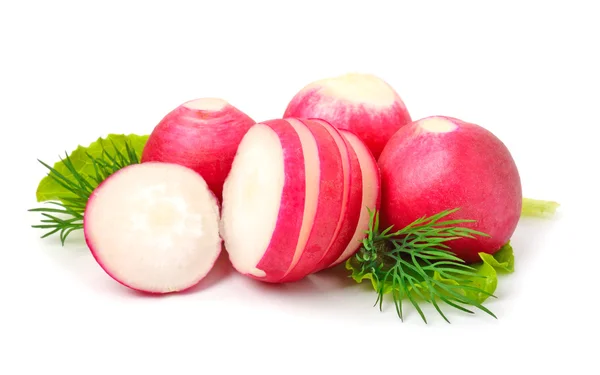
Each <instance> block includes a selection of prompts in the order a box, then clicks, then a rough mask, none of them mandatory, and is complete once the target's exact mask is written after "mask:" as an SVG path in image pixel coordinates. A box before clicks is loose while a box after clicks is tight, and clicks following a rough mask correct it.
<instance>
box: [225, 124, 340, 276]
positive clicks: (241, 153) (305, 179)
mask: <svg viewBox="0 0 600 375" xmlns="http://www.w3.org/2000/svg"><path fill="white" fill-rule="evenodd" d="M320 124H321V123H320V122H319V121H301V120H299V119H279V120H270V121H266V122H263V123H260V124H257V125H255V126H253V127H252V128H251V129H250V130H249V131H248V133H247V134H246V135H245V136H244V138H243V139H242V142H241V143H240V146H239V149H238V152H237V155H236V157H235V159H234V161H233V165H232V168H231V172H230V173H229V176H228V177H227V179H226V181H225V185H224V189H223V215H222V220H221V234H222V237H223V239H224V243H225V249H226V251H227V253H228V254H229V259H230V261H231V263H232V264H233V266H234V268H235V269H236V270H238V271H239V272H240V273H242V274H245V275H248V276H250V277H253V278H255V279H258V280H262V281H265V282H273V283H275V282H287V281H295V280H298V279H300V278H302V277H304V276H306V275H307V274H309V273H311V272H312V271H313V270H314V265H315V263H316V262H317V261H318V260H319V259H320V258H321V256H322V254H323V253H324V252H325V251H326V250H327V248H328V245H329V243H330V242H331V238H333V236H334V234H335V231H336V228H337V218H338V217H339V215H340V212H341V210H342V204H343V203H344V202H343V191H344V186H343V182H344V180H343V178H344V177H345V176H344V174H343V169H342V160H341V159H342V158H341V153H340V150H339V148H338V147H337V143H336V142H335V141H334V140H333V139H332V137H331V135H330V134H329V132H328V131H327V130H325V129H324V128H323V127H322V126H321V125H320ZM332 216H333V217H335V218H336V220H333V221H332V220H331V217H332Z"/></svg>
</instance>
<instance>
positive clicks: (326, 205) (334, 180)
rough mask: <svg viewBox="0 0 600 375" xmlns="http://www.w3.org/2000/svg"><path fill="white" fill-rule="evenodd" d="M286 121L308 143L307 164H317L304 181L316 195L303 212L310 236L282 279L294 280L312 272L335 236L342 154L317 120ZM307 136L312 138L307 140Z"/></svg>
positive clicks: (340, 191) (306, 148)
mask: <svg viewBox="0 0 600 375" xmlns="http://www.w3.org/2000/svg"><path fill="white" fill-rule="evenodd" d="M287 121H288V122H289V123H290V124H291V125H292V126H294V128H295V129H296V131H297V132H298V134H300V135H301V138H306V140H305V141H304V142H306V143H307V144H309V145H310V147H305V149H304V156H305V160H306V164H307V165H310V164H316V165H318V167H317V168H315V169H314V172H315V176H314V177H316V179H313V180H311V181H308V180H307V184H308V183H312V184H315V185H316V188H317V189H318V193H317V194H318V195H317V198H316V199H315V201H314V202H311V203H313V205H311V206H310V207H308V206H307V208H310V209H309V210H307V211H305V212H304V215H305V217H304V220H305V221H306V225H311V227H312V228H311V232H310V235H309V237H308V239H307V241H306V244H305V245H304V249H303V250H302V253H301V254H300V257H299V258H298V260H297V262H292V265H291V268H290V269H289V270H288V272H287V274H286V275H285V276H284V277H283V279H282V280H280V281H281V282H290V281H297V280H300V279H302V278H304V277H305V276H307V275H309V274H310V273H312V272H313V271H314V269H315V267H316V265H317V263H318V262H319V261H320V260H321V258H322V257H323V256H324V255H325V252H326V251H327V250H328V249H329V245H330V243H331V242H332V239H333V238H334V235H335V232H336V229H337V226H338V225H337V224H338V223H337V220H335V218H338V217H340V214H341V212H342V204H343V195H344V189H343V188H341V187H343V186H344V172H343V167H342V156H341V152H340V150H339V148H338V146H337V143H336V141H335V139H334V138H333V137H332V135H331V134H330V132H329V131H328V130H327V129H326V128H325V127H324V126H323V124H322V123H321V122H319V121H313V120H298V119H293V118H289V119H287ZM310 137H312V138H313V140H309V139H308V138H310ZM315 209H316V210H315ZM332 218H333V219H334V220H332ZM311 219H312V220H311Z"/></svg>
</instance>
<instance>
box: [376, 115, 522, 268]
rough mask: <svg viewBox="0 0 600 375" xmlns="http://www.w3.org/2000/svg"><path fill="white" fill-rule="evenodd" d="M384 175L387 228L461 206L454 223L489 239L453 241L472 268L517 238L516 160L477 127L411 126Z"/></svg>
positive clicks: (397, 138)
mask: <svg viewBox="0 0 600 375" xmlns="http://www.w3.org/2000/svg"><path fill="white" fill-rule="evenodd" d="M378 164H379V167H380V170H381V180H382V200H381V217H380V220H381V225H380V227H381V228H387V227H388V226H389V225H393V226H394V228H395V229H396V230H398V229H401V228H403V227H404V226H406V225H408V224H410V223H411V222H413V221H414V220H416V219H418V218H421V217H423V216H429V215H434V214H437V213H439V212H441V211H444V210H449V209H453V208H460V209H459V211H457V212H455V213H453V214H452V215H451V216H449V217H447V219H472V220H475V221H476V222H475V223H472V224H466V225H467V226H469V227H471V228H473V229H476V230H478V231H481V232H484V233H486V234H488V235H489V236H490V237H480V236H477V237H476V239H459V240H453V241H450V242H448V243H447V244H448V245H449V246H450V247H451V249H450V250H451V251H453V252H454V253H455V254H456V255H457V256H458V257H459V258H462V259H463V260H464V261H465V262H467V263H474V262H478V261H480V260H481V258H480V257H479V255H478V253H479V252H484V253H488V254H494V253H495V252H497V251H498V250H499V249H500V248H501V247H502V245H504V244H506V243H507V242H508V241H509V239H510V238H511V236H512V234H513V233H514V231H515V229H516V226H517V223H518V221H519V218H520V212H521V204H522V191H521V180H520V176H519V172H518V169H517V166H516V164H515V161H514V160H513V158H512V156H511V154H510V152H509V150H508V148H507V147H506V146H505V145H504V143H502V142H501V141H500V140H499V139H498V138H497V137H496V136H495V135H494V134H492V133H491V132H490V131H488V130H486V129H485V128H483V127H481V126H478V125H476V124H472V123H468V122H465V121H462V120H460V119H456V118H452V117H446V116H431V117H427V118H424V119H421V120H419V121H415V122H413V123H411V124H410V125H407V126H405V127H403V128H402V129H400V130H399V131H398V132H396V133H395V134H394V136H393V137H392V138H391V139H390V141H389V142H388V143H387V145H386V146H385V148H384V150H383V152H382V154H381V156H380V158H379V160H378Z"/></svg>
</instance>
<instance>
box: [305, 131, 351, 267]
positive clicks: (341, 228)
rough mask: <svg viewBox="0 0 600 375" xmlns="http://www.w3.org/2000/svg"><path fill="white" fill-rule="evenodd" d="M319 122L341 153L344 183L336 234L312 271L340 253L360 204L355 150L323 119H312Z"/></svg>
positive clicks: (348, 239)
mask: <svg viewBox="0 0 600 375" xmlns="http://www.w3.org/2000/svg"><path fill="white" fill-rule="evenodd" d="M314 121H317V122H319V123H320V124H321V125H322V126H323V127H324V128H325V129H327V131H329V133H330V134H331V135H332V136H333V138H334V139H335V141H336V143H337V145H338V148H339V150H340V152H341V153H342V155H343V161H344V163H343V173H344V179H345V181H344V182H345V184H344V187H343V190H344V201H343V203H342V205H343V206H342V207H343V208H342V212H341V215H340V216H339V217H338V219H337V220H338V221H337V229H336V234H335V236H334V238H333V240H332V241H331V243H330V245H329V247H328V249H327V251H326V252H325V254H324V255H323V256H322V257H321V260H320V261H319V263H318V264H317V265H316V267H315V269H314V270H313V271H314V272H317V271H319V270H321V269H323V268H326V267H327V266H329V264H331V262H333V261H335V260H336V259H338V258H339V257H340V255H342V253H343V252H344V250H345V249H346V247H347V246H348V243H349V242H350V241H351V239H352V236H353V235H354V232H355V230H356V226H357V225H358V220H359V217H360V211H361V204H362V173H361V169H360V163H359V162H358V157H357V156H356V152H355V151H354V149H353V148H352V146H351V145H350V143H348V141H347V140H346V138H345V137H343V136H342V135H341V133H340V131H339V130H338V129H336V128H335V127H333V126H332V125H331V124H329V123H328V122H326V121H324V120H320V119H314Z"/></svg>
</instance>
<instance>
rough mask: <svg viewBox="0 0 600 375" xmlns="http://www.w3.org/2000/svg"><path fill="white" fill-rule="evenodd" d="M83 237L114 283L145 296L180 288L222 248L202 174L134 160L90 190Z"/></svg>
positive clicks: (189, 284) (207, 266)
mask: <svg viewBox="0 0 600 375" xmlns="http://www.w3.org/2000/svg"><path fill="white" fill-rule="evenodd" d="M83 230H84V235H85V241H86V243H87V245H88V247H89V249H90V251H91V253H92V255H93V257H94V259H95V260H96V261H97V263H98V264H99V265H100V267H101V268H102V269H103V270H104V271H105V272H106V273H107V274H108V275H109V276H110V277H112V278H113V279H114V280H116V281H117V282H119V283H120V284H122V285H124V286H126V287H128V288H131V289H133V290H137V291H140V292H145V293H150V294H165V293H174V292H181V291H184V290H187V289H189V288H191V287H193V286H195V285H197V284H198V283H199V282H200V281H201V280H202V279H203V278H204V277H205V276H206V275H207V274H208V273H209V271H210V270H211V269H212V267H213V265H214V263H215V262H216V260H217V258H218V257H219V254H220V253H221V249H222V241H221V238H220V236H219V207H218V201H217V199H216V197H215V196H214V194H213V193H212V191H210V189H209V188H208V186H207V184H206V182H205V181H204V179H203V178H202V177H201V176H200V175H199V174H198V173H196V172H194V171H193V170H191V169H189V168H187V167H183V166H180V165H177V164H170V163H159V162H149V163H144V164H133V165H130V166H127V167H125V168H122V169H120V170H119V171H117V172H115V173H113V174H112V175H111V176H109V177H108V178H107V179H106V180H104V181H103V182H102V183H101V184H100V185H99V186H98V187H97V188H96V189H95V190H94V192H93V193H92V194H91V196H90V198H89V200H88V202H87V206H86V209H85V221H84V228H83Z"/></svg>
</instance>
